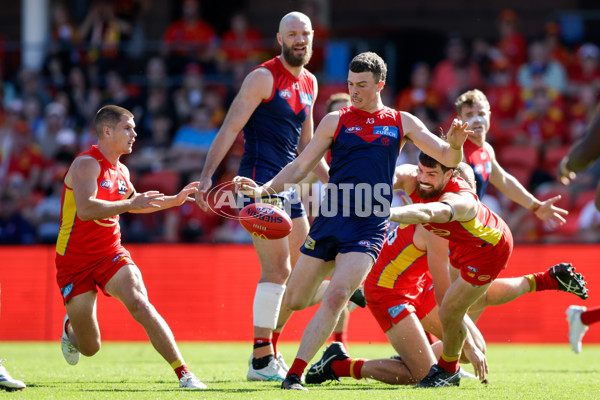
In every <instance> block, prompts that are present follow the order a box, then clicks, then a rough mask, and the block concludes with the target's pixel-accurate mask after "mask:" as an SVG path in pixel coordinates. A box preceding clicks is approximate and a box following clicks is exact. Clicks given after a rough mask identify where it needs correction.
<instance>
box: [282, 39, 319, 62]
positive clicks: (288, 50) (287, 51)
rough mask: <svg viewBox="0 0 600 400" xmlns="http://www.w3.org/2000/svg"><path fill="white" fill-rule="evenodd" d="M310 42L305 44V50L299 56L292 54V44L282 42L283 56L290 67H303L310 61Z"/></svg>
mask: <svg viewBox="0 0 600 400" xmlns="http://www.w3.org/2000/svg"><path fill="white" fill-rule="evenodd" d="M312 52H313V51H312V44H311V43H307V44H306V51H305V52H304V54H303V55H302V56H300V57H298V56H296V55H295V54H294V46H288V45H286V44H285V43H283V58H284V59H285V62H287V63H288V64H289V65H291V66H292V67H303V66H305V65H306V64H308V62H309V61H310V58H311V57H312Z"/></svg>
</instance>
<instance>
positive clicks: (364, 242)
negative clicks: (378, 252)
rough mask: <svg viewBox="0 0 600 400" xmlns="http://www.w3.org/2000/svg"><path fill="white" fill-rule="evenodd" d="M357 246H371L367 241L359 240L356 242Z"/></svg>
mask: <svg viewBox="0 0 600 400" xmlns="http://www.w3.org/2000/svg"><path fill="white" fill-rule="evenodd" d="M358 244H360V245H361V246H365V247H370V246H371V242H369V241H368V240H361V241H360V242H358Z"/></svg>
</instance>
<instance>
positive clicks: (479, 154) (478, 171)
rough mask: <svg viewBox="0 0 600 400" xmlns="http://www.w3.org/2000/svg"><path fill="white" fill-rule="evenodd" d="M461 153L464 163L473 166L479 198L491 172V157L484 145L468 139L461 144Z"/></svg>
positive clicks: (481, 196) (483, 193)
mask: <svg viewBox="0 0 600 400" xmlns="http://www.w3.org/2000/svg"><path fill="white" fill-rule="evenodd" d="M463 153H464V155H465V161H466V163H467V164H469V165H470V166H471V168H473V173H474V174H475V182H476V183H477V190H476V191H477V197H479V199H480V200H481V199H482V198H483V196H484V195H485V190H486V189H487V185H488V182H489V181H490V175H491V174H492V157H491V156H490V153H489V152H488V151H487V149H486V148H485V146H482V147H479V146H477V145H476V144H475V143H473V142H472V141H470V140H467V141H465V144H463Z"/></svg>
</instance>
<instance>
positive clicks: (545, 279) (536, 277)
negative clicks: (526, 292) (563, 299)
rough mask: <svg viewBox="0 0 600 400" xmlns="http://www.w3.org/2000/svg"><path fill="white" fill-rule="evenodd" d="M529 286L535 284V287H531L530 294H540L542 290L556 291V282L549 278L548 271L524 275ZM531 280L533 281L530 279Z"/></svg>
mask: <svg viewBox="0 0 600 400" xmlns="http://www.w3.org/2000/svg"><path fill="white" fill-rule="evenodd" d="M525 278H527V279H528V280H529V284H530V285H531V284H532V283H534V282H535V287H532V288H531V289H532V290H531V291H532V292H534V291H535V292H540V291H542V290H558V282H557V281H556V279H554V278H552V277H551V276H550V270H548V271H545V272H536V273H535V274H530V275H526V276H525ZM531 278H533V280H532V279H531Z"/></svg>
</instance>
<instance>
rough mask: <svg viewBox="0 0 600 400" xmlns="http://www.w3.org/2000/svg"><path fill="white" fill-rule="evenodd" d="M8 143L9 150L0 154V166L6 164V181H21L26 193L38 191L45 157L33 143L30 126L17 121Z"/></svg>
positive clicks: (4, 150)
mask: <svg viewBox="0 0 600 400" xmlns="http://www.w3.org/2000/svg"><path fill="white" fill-rule="evenodd" d="M7 142H8V143H7V146H6V147H7V148H6V149H3V152H2V154H0V157H1V159H0V165H2V164H4V163H6V169H5V170H6V175H5V178H6V180H7V181H8V182H10V181H11V179H15V178H16V179H21V180H22V181H23V182H24V183H25V188H26V191H29V192H30V191H33V190H35V189H37V188H38V187H39V184H40V182H41V176H42V168H43V156H42V151H41V149H40V147H39V146H38V145H37V144H35V143H34V141H33V135H32V133H31V130H30V128H29V125H27V123H26V122H25V121H23V120H19V121H17V122H16V123H15V124H14V126H13V127H12V129H11V131H10V137H9V138H8V140H7Z"/></svg>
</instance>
